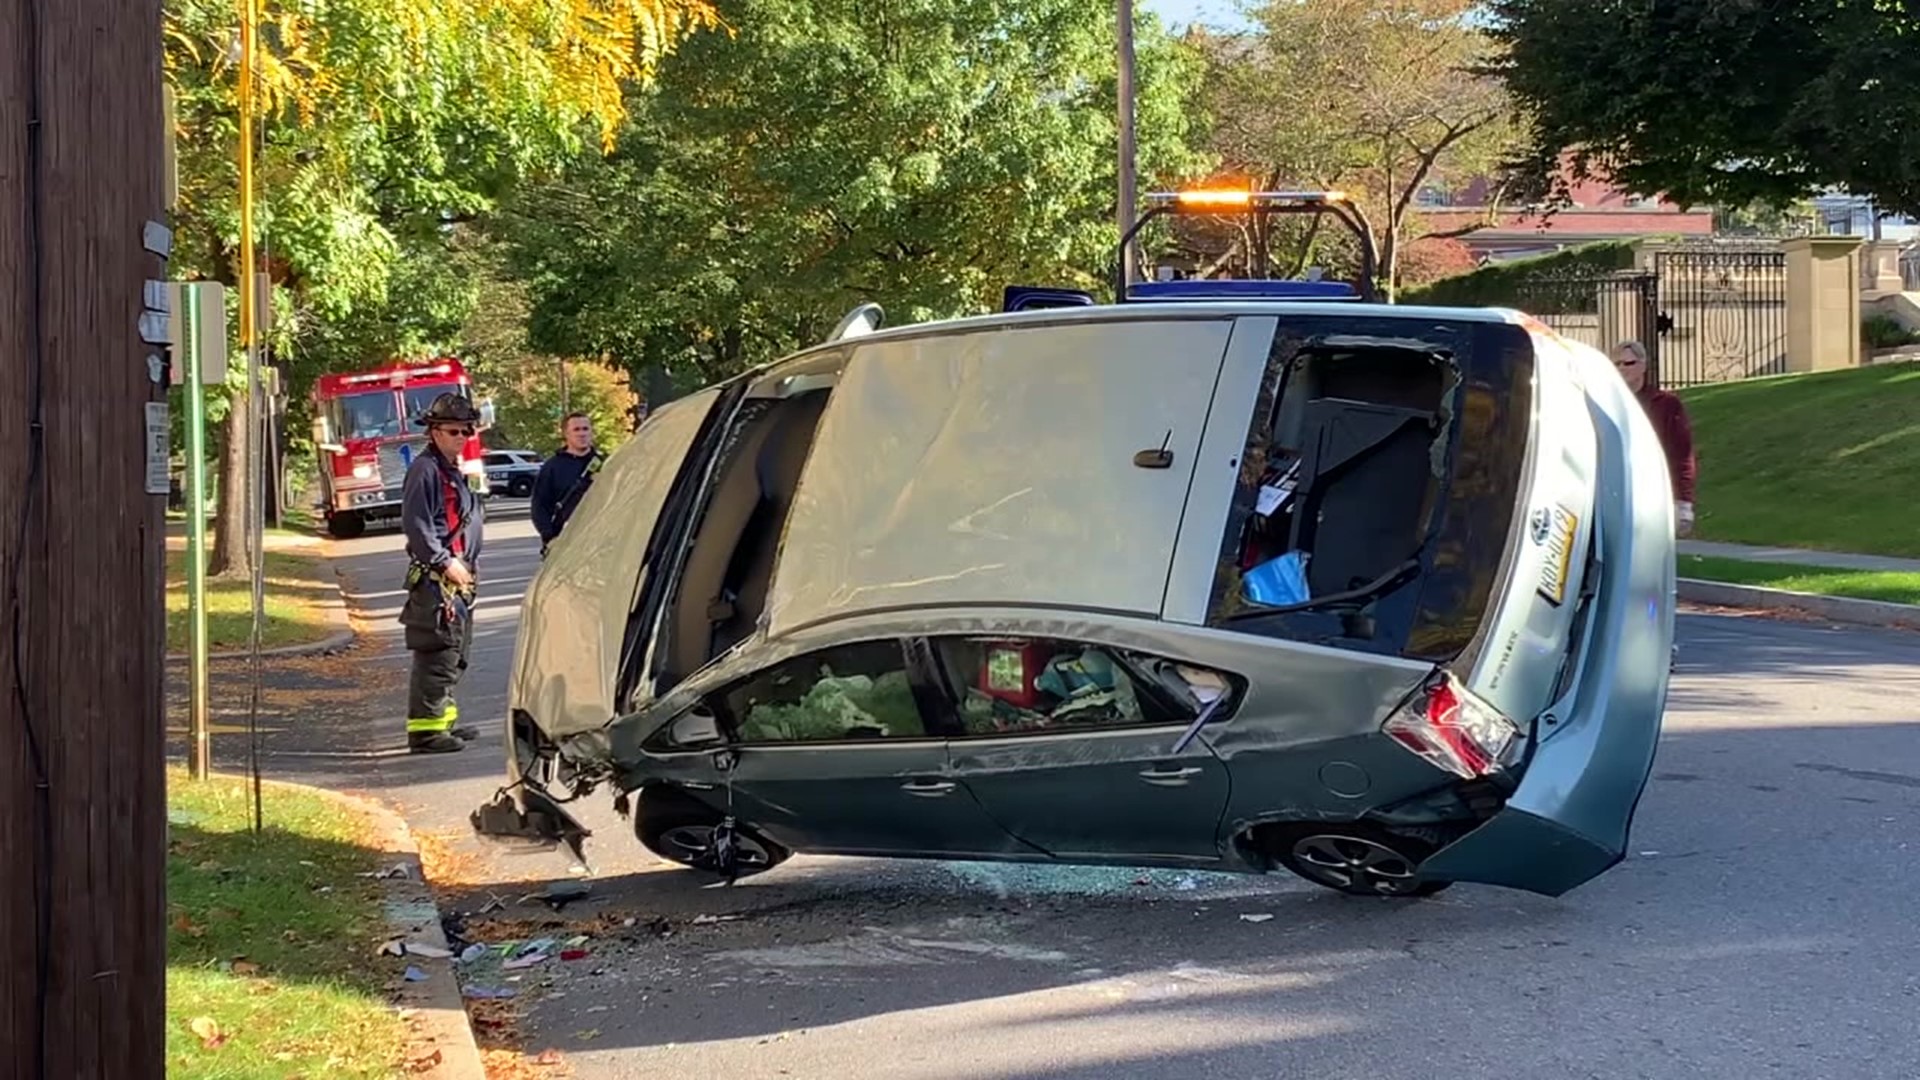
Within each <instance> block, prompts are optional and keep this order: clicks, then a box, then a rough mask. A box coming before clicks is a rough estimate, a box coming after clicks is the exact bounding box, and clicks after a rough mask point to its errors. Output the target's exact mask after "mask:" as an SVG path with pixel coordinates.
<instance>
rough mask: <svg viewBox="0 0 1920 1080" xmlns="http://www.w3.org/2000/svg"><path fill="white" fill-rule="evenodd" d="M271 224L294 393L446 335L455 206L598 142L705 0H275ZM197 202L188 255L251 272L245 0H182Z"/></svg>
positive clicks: (269, 7)
mask: <svg viewBox="0 0 1920 1080" xmlns="http://www.w3.org/2000/svg"><path fill="white" fill-rule="evenodd" d="M264 7H265V11H264V12H263V14H262V16H261V18H262V23H263V33H262V46H263V47H262V49H261V54H262V55H261V58H260V64H259V67H260V76H259V86H260V90H261V94H260V95H259V97H260V100H261V102H262V111H263V114H264V118H265V121H266V124H265V135H264V138H263V139H262V145H261V147H260V148H259V151H258V152H257V153H256V161H257V166H256V175H257V181H256V185H257V188H258V191H259V194H260V202H259V205H258V206H257V209H256V220H255V224H256V228H257V229H258V230H259V232H260V233H261V235H262V237H263V239H264V247H265V252H266V256H267V261H268V265H269V267H270V273H271V276H272V278H273V282H274V285H275V287H276V291H277V292H278V293H280V294H281V295H280V296H279V297H278V299H277V301H276V310H277V311H279V312H281V313H283V314H284V315H285V316H286V317H285V318H284V319H283V320H282V321H281V323H280V326H279V329H278V331H277V333H276V334H275V335H274V338H273V339H272V341H271V342H270V344H271V345H272V347H273V351H274V355H275V358H276V359H278V360H281V361H285V362H287V363H286V367H287V369H288V374H289V376H290V378H289V380H288V383H289V389H290V390H291V391H292V394H293V397H294V400H296V401H298V400H301V398H302V396H303V394H304V391H305V389H306V388H307V386H308V385H310V383H311V378H312V375H313V374H314V373H316V372H317V371H320V370H325V369H329V368H333V369H337V368H351V367H354V366H358V365H362V364H365V363H369V362H373V361H376V360H385V359H390V358H392V357H394V356H397V355H408V354H410V353H413V352H416V351H426V350H428V349H432V348H436V347H439V346H441V345H443V344H444V343H445V341H446V340H447V339H448V337H449V336H450V335H451V334H453V333H454V332H455V331H457V329H458V328H459V326H460V324H461V321H462V319H463V318H464V316H465V313H466V311H467V309H469V308H470V307H471V305H472V303H473V302H474V294H473V290H472V288H471V287H470V285H468V284H467V283H464V282H461V281H459V280H458V279H457V278H454V277H452V276H451V275H449V274H448V273H447V272H446V263H447V262H448V259H447V251H446V239H447V235H448V232H447V230H448V227H449V225H450V224H451V223H455V222H459V221H462V220H469V219H472V218H473V217H475V216H477V215H479V214H482V213H484V212H485V211H486V210H488V209H489V208H490V207H491V206H492V205H493V203H494V202H495V201H496V200H497V199H498V198H499V197H500V196H501V195H502V194H503V193H504V192H505V191H506V190H508V188H509V187H510V186H511V185H512V184H513V183H514V182H515V181H516V180H517V179H518V178H519V177H520V176H522V175H524V174H525V173H526V172H527V171H528V170H530V169H532V168H534V167H536V166H540V165H544V164H551V163H553V162H556V161H559V160H561V159H563V158H564V157H565V156H566V155H567V154H569V153H572V152H574V151H576V150H577V149H579V147H580V146H581V144H582V142H583V139H589V138H593V137H595V136H597V137H598V138H599V140H600V141H601V144H602V145H605V142H606V140H608V139H610V138H611V136H612V134H613V133H614V132H615V131H617V130H618V128H619V125H620V124H621V123H622V121H623V118H624V116H625V98H624V96H623V95H624V94H625V92H626V88H627V86H628V85H629V84H630V83H632V82H635V81H643V80H644V79H646V78H648V77H650V76H651V74H652V72H653V70H654V67H655V65H656V64H657V63H658V61H659V59H660V58H661V57H662V56H663V55H665V54H666V53H667V52H669V51H671V49H672V48H673V47H674V46H675V45H676V44H677V43H678V41H679V40H680V39H681V37H682V36H684V34H686V33H687V32H689V31H690V30H692V29H694V28H697V27H701V26H710V25H712V24H713V12H712V9H711V8H710V7H708V6H707V4H706V3H705V0H559V2H555V0H469V2H463V3H452V4H442V3H438V2H437V0H329V2H321V0H267V2H266V3H265V5H264ZM164 32H165V41H166V71H167V78H168V81H169V83H170V84H171V85H172V86H173V87H174V89H175V92H176V95H177V100H178V124H179V128H180V130H179V132H178V137H179V145H180V148H181V160H180V174H181V175H180V181H181V205H180V208H179V210H178V212H177V213H176V215H175V222H174V224H175V231H176V234H177V235H178V244H177V248H176V252H177V254H176V257H175V260H174V264H173V268H174V269H175V270H176V271H184V272H185V273H187V274H190V275H197V276H202V277H206V278H210V279H213V280H217V281H222V282H225V283H228V284H230V285H231V284H234V283H236V282H237V281H238V280H239V274H240V268H239V267H238V265H237V261H236V260H237V255H236V248H237V241H238V234H239V213H238V195H237V172H236V167H235V164H234V163H235V161H236V158H237V151H236V142H235V140H236V134H237V130H238V124H237V116H236V109H237V103H236V98H235V72H234V69H233V63H232V56H231V51H230V50H231V45H232V42H233V41H234V40H235V38H236V33H237V6H236V5H235V4H234V3H233V2H232V0H168V3H167V6H166V18H165V23H164ZM245 401H246V399H245V397H244V396H235V397H233V398H232V407H231V408H229V409H228V410H226V414H225V415H226V420H225V422H224V423H223V424H222V427H221V434H220V436H219V438H218V439H217V440H216V441H217V442H218V443H219V444H220V445H221V446H222V447H223V448H224V449H223V453H222V459H223V467H222V469H221V477H222V483H221V491H222V497H221V498H220V500H219V507H218V519H217V524H216V529H215V539H214V550H213V556H212V559H211V563H212V568H213V569H214V570H215V571H216V572H217V571H219V570H222V569H224V568H225V567H226V566H227V565H228V562H229V561H230V559H231V556H232V552H233V551H234V550H235V549H236V547H237V546H238V544H239V542H240V537H241V536H242V535H243V533H242V529H241V526H242V523H241V519H240V516H239V514H238V512H237V510H238V505H237V504H238V502H239V499H237V498H235V497H234V493H236V492H238V491H239V489H240V478H241V477H243V476H244V475H245V462H246V456H247V446H246V433H247V432H248V430H249V429H250V427H251V424H250V423H249V418H247V417H246V415H245V414H246V406H245Z"/></svg>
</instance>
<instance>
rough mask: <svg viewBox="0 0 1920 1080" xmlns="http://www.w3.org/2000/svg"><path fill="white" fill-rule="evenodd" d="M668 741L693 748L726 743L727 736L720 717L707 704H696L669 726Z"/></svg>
mask: <svg viewBox="0 0 1920 1080" xmlns="http://www.w3.org/2000/svg"><path fill="white" fill-rule="evenodd" d="M667 741H669V742H671V743H672V744H673V745H675V746H680V747H687V748H689V749H691V748H694V747H702V746H713V745H714V744H716V743H724V742H726V741H727V737H726V735H725V734H724V733H723V732H722V731H721V730H720V720H719V718H718V717H715V716H714V715H713V713H711V712H709V711H708V710H707V708H706V707H705V706H702V705H695V706H694V707H693V708H691V709H689V710H687V711H686V712H685V713H682V714H681V716H680V718H679V719H678V720H675V721H674V722H673V723H672V725H670V726H669V727H668V728H667Z"/></svg>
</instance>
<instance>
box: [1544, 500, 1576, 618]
mask: <svg viewBox="0 0 1920 1080" xmlns="http://www.w3.org/2000/svg"><path fill="white" fill-rule="evenodd" d="M1541 513H1542V514H1544V515H1546V520H1545V521H1544V522H1539V523H1537V524H1536V526H1535V530H1534V537H1535V539H1536V541H1538V542H1539V543H1540V545H1541V546H1543V547H1544V548H1546V560H1545V561H1544V562H1543V563H1541V565H1540V595H1541V596H1543V597H1545V598H1546V600H1547V602H1548V603H1550V604H1553V605H1555V606H1558V605H1560V604H1562V603H1565V602H1566V599H1567V579H1568V577H1569V576H1570V575H1571V574H1572V571H1573V541H1574V538H1575V537H1576V536H1578V535H1579V532H1580V515H1578V514H1575V513H1574V512H1572V511H1571V510H1568V509H1567V508H1566V507H1563V506H1556V507H1554V508H1553V509H1552V510H1550V511H1541Z"/></svg>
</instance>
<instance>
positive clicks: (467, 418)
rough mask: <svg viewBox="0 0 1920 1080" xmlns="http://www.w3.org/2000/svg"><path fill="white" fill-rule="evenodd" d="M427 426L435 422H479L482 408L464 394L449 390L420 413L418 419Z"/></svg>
mask: <svg viewBox="0 0 1920 1080" xmlns="http://www.w3.org/2000/svg"><path fill="white" fill-rule="evenodd" d="M417 422H418V423H420V424H424V425H426V426H427V427H432V426H433V425H435V424H477V423H479V422H480V410H479V409H476V408H474V407H473V402H471V401H468V400H467V399H466V397H465V396H464V395H461V394H456V393H454V392H453V391H451V390H449V391H448V392H446V393H444V394H441V395H440V396H439V397H437V398H434V399H433V404H431V405H428V406H427V411H426V412H423V413H421V414H420V419H419V420H418V421H417Z"/></svg>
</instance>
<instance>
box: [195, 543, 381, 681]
mask: <svg viewBox="0 0 1920 1080" xmlns="http://www.w3.org/2000/svg"><path fill="white" fill-rule="evenodd" d="M319 558H320V560H321V561H322V562H324V563H326V566H327V569H328V570H331V571H333V590H334V595H333V599H331V600H328V601H326V604H325V606H326V609H327V621H328V622H331V623H333V624H334V626H335V627H336V629H335V630H334V632H333V633H331V634H328V635H327V636H326V637H324V638H321V639H320V640H319V641H310V642H307V643H306V644H304V645H275V646H274V647H273V648H271V649H261V650H260V659H262V660H272V659H275V658H286V657H297V656H323V655H326V654H327V653H336V652H339V651H341V650H342V649H345V648H346V647H347V646H349V645H352V644H353V641H354V638H355V637H357V636H358V635H357V634H355V632H354V629H353V620H352V619H351V618H349V617H348V615H347V594H346V592H345V590H344V589H343V588H342V587H341V583H340V571H339V570H338V569H336V568H335V567H334V565H333V561H332V560H331V559H328V558H327V557H326V556H325V555H321V556H319ZM252 655H253V653H252V652H251V651H249V650H247V649H228V650H226V651H224V652H209V653H208V654H207V662H208V663H213V662H214V661H216V660H245V659H247V658H249V657H251V656H252ZM190 659H191V657H190V656H189V655H188V654H187V653H168V654H167V663H169V664H184V663H186V662H187V661H188V660H190Z"/></svg>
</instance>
